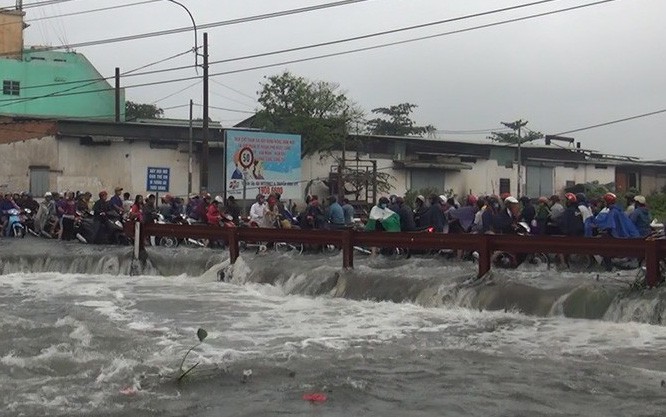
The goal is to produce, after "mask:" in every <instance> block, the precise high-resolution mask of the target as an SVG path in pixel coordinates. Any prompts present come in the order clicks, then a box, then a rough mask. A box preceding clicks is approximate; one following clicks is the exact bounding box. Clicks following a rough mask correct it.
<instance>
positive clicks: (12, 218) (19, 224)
mask: <svg viewBox="0 0 666 417" xmlns="http://www.w3.org/2000/svg"><path fill="white" fill-rule="evenodd" d="M7 214H8V215H9V220H8V224H7V235H8V236H12V237H21V238H23V237H25V233H26V230H25V229H26V227H25V224H24V221H25V220H24V218H23V215H22V213H21V212H20V211H19V210H17V209H11V210H9V211H8V212H7Z"/></svg>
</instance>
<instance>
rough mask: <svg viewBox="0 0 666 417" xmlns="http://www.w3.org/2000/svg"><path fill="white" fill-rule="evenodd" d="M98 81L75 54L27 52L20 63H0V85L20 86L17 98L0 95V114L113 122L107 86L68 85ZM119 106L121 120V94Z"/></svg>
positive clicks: (112, 94) (103, 83) (112, 103)
mask: <svg viewBox="0 0 666 417" xmlns="http://www.w3.org/2000/svg"><path fill="white" fill-rule="evenodd" d="M100 78H102V75H100V73H99V72H97V70H96V69H95V67H93V65H92V64H91V63H90V61H88V60H87V59H86V58H85V57H84V56H83V55H81V54H78V53H76V52H56V51H44V52H37V51H31V50H29V49H27V50H25V51H24V55H23V60H16V59H0V82H2V81H5V80H11V81H19V82H20V83H21V84H20V87H21V90H20V95H19V96H15V95H5V94H0V114H3V115H19V116H24V115H25V116H47V117H61V118H68V117H70V118H82V119H107V120H109V119H110V120H113V119H114V118H115V92H114V91H113V87H112V85H111V84H110V83H108V82H107V81H105V80H100V81H88V82H76V83H69V82H72V81H81V80H95V79H100ZM33 86H35V87H34V88H32V87H33ZM38 86H43V87H38ZM100 90H103V91H100ZM59 94H62V95H61V96H60V95H59ZM44 96H48V97H44ZM120 103H121V106H120V107H121V109H120V111H121V120H124V119H125V92H124V90H121V94H120Z"/></svg>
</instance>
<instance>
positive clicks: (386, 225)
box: [365, 197, 400, 232]
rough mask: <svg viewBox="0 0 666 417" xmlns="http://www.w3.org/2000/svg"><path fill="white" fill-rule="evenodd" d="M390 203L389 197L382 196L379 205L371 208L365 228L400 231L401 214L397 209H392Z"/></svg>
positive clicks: (369, 229)
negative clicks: (389, 206)
mask: <svg viewBox="0 0 666 417" xmlns="http://www.w3.org/2000/svg"><path fill="white" fill-rule="evenodd" d="M388 204H389V199H388V198H386V197H382V198H380V199H379V201H378V202H377V205H376V206H374V207H373V208H372V210H370V215H369V216H368V222H367V223H366V224H365V230H368V231H383V232H399V231H400V216H399V215H398V213H396V212H395V211H393V210H390V209H389V208H388Z"/></svg>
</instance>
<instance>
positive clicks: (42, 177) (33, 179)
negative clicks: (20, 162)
mask: <svg viewBox="0 0 666 417" xmlns="http://www.w3.org/2000/svg"><path fill="white" fill-rule="evenodd" d="M50 185H51V184H50V181H49V167H30V193H31V194H32V195H33V196H35V197H42V196H43V195H44V193H46V192H47V191H49V187H50Z"/></svg>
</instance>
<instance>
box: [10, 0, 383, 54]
mask: <svg viewBox="0 0 666 417" xmlns="http://www.w3.org/2000/svg"><path fill="white" fill-rule="evenodd" d="M62 1H72V0H62ZM366 1H370V0H341V1H336V2H331V3H324V4H318V5H315V6H307V7H300V8H296V9H289V10H283V11H279V12H272V13H265V14H261V15H255V16H248V17H242V18H238V19H232V20H224V21H219V22H213V23H207V24H203V25H197V26H198V29H200V30H201V29H210V28H215V27H220V26H229V25H237V24H241V23H248V22H254V21H258V20H265V19H273V18H277V17H283V16H289V15H294V14H300V13H308V12H312V11H317V10H324V9H330V8H333V7H339V6H345V5H348V4H354V3H362V2H366ZM191 30H192V27H191V26H190V27H181V28H175V29H167V30H161V31H156V32H148V33H141V34H136V35H127V36H120V37H116V38H107V39H98V40H93V41H85V42H79V43H72V44H69V45H58V46H48V47H43V48H36V49H35V51H52V50H57V49H70V48H77V47H78V48H80V47H85V46H96V45H104V44H109V43H117V42H127V41H133V40H137V39H144V38H152V37H155V36H164V35H173V34H176V33H182V32H189V31H191ZM20 52H21V51H12V52H5V53H4V54H0V56H1V55H16V54H17V53H20Z"/></svg>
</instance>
